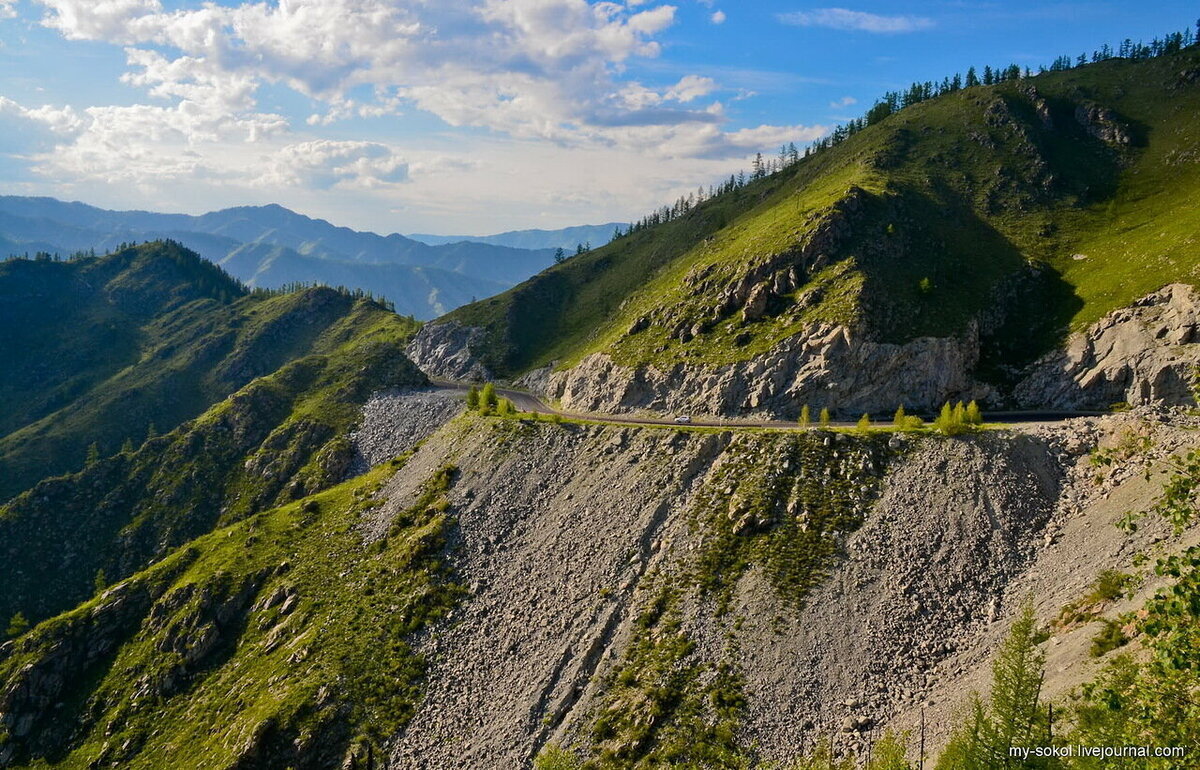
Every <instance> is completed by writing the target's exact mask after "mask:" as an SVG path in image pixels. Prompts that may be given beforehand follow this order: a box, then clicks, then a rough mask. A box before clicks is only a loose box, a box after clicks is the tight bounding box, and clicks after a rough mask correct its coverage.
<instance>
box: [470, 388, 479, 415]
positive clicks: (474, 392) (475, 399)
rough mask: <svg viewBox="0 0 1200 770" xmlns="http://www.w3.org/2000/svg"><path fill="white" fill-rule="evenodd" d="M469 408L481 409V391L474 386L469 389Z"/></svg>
mask: <svg viewBox="0 0 1200 770" xmlns="http://www.w3.org/2000/svg"><path fill="white" fill-rule="evenodd" d="M467 408H468V409H478V408H479V389H478V388H476V387H475V386H474V385H472V386H471V387H470V388H468V389H467Z"/></svg>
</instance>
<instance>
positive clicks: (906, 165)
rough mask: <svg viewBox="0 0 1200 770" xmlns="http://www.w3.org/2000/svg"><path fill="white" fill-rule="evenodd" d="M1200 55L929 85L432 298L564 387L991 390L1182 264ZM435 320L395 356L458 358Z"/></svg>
mask: <svg viewBox="0 0 1200 770" xmlns="http://www.w3.org/2000/svg"><path fill="white" fill-rule="evenodd" d="M1198 72H1200V47H1196V46H1193V47H1191V48H1188V49H1185V50H1183V51H1182V52H1179V53H1177V54H1173V55H1168V56H1163V57H1161V58H1157V59H1152V60H1145V61H1136V62H1135V61H1126V60H1117V59H1114V60H1108V61H1104V62H1100V63H1097V64H1092V65H1088V66H1085V67H1081V68H1078V69H1074V70H1069V71H1065V72H1049V73H1046V74H1043V75H1038V76H1035V77H1031V78H1024V79H1018V80H1013V81H1008V82H1004V83H1001V84H999V85H994V86H975V87H971V88H966V89H963V90H960V91H957V92H953V93H949V94H946V95H944V96H940V97H938V98H936V99H932V100H929V101H925V102H922V103H919V104H916V105H913V106H910V107H907V108H905V109H903V110H901V111H900V112H898V113H896V114H894V115H892V116H890V117H888V118H886V119H884V120H882V121H881V122H878V123H877V124H875V125H871V126H869V127H868V128H866V129H864V130H862V131H860V132H858V133H856V134H854V135H852V136H850V137H849V138H847V139H846V140H845V141H843V142H841V143H840V144H837V145H835V146H833V147H831V148H828V149H824V150H821V151H819V152H817V153H815V154H814V155H812V156H811V157H808V158H804V159H802V160H800V161H799V162H798V163H796V164H794V165H790V166H788V167H787V168H785V169H784V170H783V171H780V172H778V173H775V174H772V175H769V176H767V177H766V178H763V179H761V180H758V181H753V182H751V183H749V184H747V185H746V186H744V187H740V188H737V189H734V190H732V191H730V192H725V193H722V194H720V195H718V196H716V197H715V198H712V199H710V200H707V201H705V202H703V203H700V204H699V205H696V206H694V207H693V208H691V209H690V210H688V211H687V213H686V214H684V215H682V216H680V217H678V218H676V219H674V220H672V221H669V222H667V223H665V224H660V225H656V226H653V227H649V228H646V229H642V230H639V231H637V232H635V233H633V234H632V235H628V236H625V237H622V238H620V239H618V240H617V241H615V242H614V243H612V244H610V245H608V246H606V247H604V248H602V249H597V250H595V251H593V252H591V253H589V254H585V255H582V256H578V257H572V258H571V259H569V260H567V262H566V263H564V264H562V265H559V266H556V267H553V268H550V269H548V270H547V271H545V272H544V273H541V274H539V275H538V276H536V277H534V278H532V279H530V280H529V281H527V282H525V283H523V284H521V285H520V286H518V287H516V288H514V289H513V290H511V291H509V292H506V293H505V294H503V295H500V296H498V297H494V298H492V299H488V300H483V301H481V302H478V303H475V304H473V305H469V306H467V307H464V308H460V309H459V310H457V311H455V312H453V313H451V314H450V315H449V316H448V317H447V319H445V320H446V321H447V322H449V321H452V322H454V323H457V324H460V325H462V326H465V327H468V328H479V329H481V330H482V333H481V334H477V335H475V339H476V345H475V346H474V348H473V358H474V359H475V360H477V361H478V362H480V363H481V364H482V365H483V366H484V367H486V369H487V370H488V371H489V372H490V373H492V374H493V375H495V376H499V377H506V378H512V377H516V376H519V375H522V374H524V373H526V372H529V371H530V370H533V369H537V368H539V367H544V366H547V365H551V366H553V367H554V369H555V371H554V372H553V373H543V374H541V375H540V376H539V377H536V378H534V379H532V380H530V382H531V383H533V384H535V385H538V386H539V387H541V388H543V389H544V390H545V391H546V392H547V393H549V394H550V395H551V396H552V397H555V398H559V399H561V400H562V402H563V403H564V404H565V405H569V406H572V407H574V408H580V409H608V410H619V409H635V408H655V409H694V410H699V411H705V412H711V413H737V412H746V411H757V412H767V413H774V414H780V415H789V416H794V415H795V414H796V412H797V411H798V409H799V406H800V405H801V404H803V403H805V402H808V403H810V404H812V405H813V406H829V407H831V408H835V409H837V408H842V409H846V410H850V409H854V410H858V411H862V410H863V409H872V410H884V409H886V410H889V411H890V410H891V409H894V408H895V407H896V405H897V404H899V403H902V402H903V403H906V404H908V405H909V406H916V407H922V408H929V407H933V406H936V405H938V404H940V403H941V402H942V401H944V400H945V399H947V398H957V397H968V396H980V397H983V396H986V397H988V398H989V399H990V400H991V401H992V402H993V403H997V404H998V403H1003V402H1008V401H1011V395H1012V389H1013V387H1014V386H1015V385H1016V383H1017V382H1018V381H1020V380H1021V379H1022V378H1023V377H1024V376H1025V375H1026V372H1025V367H1026V366H1028V365H1029V364H1030V363H1032V362H1033V361H1034V359H1036V358H1037V357H1038V356H1040V355H1042V354H1045V353H1048V352H1049V351H1050V350H1051V349H1053V348H1054V347H1056V346H1058V345H1062V344H1063V343H1064V342H1065V338H1066V336H1067V335H1068V333H1070V332H1072V331H1082V330H1083V329H1084V328H1085V327H1086V326H1087V325H1088V324H1090V323H1092V322H1094V321H1097V320H1098V319H1100V318H1101V317H1103V316H1104V315H1105V314H1107V313H1109V312H1110V311H1114V310H1117V309H1119V308H1122V307H1124V306H1127V305H1130V304H1131V303H1133V302H1135V301H1137V300H1138V299H1139V298H1141V297H1144V296H1146V295H1149V294H1151V293H1152V292H1154V291H1157V290H1158V289H1160V288H1162V287H1163V286H1164V285H1165V284H1168V283H1172V282H1182V283H1192V282H1195V281H1196V280H1197V277H1196V270H1197V266H1198V264H1200V259H1198V256H1200V251H1198V250H1197V237H1198V235H1200V214H1198V213H1197V212H1198V211H1200V162H1197V158H1200V128H1198V127H1197V122H1196V120H1195V116H1196V115H1197V114H1200V76H1198V75H1197V73H1198ZM450 331H452V330H448V329H447V328H446V327H445V325H442V326H441V327H439V326H438V325H434V326H431V327H429V328H427V329H426V330H425V332H424V333H423V339H422V341H421V342H422V344H421V345H419V346H418V347H417V348H414V355H419V354H420V350H422V349H424V350H438V351H440V353H441V354H447V353H451V354H453V353H456V352H457V353H459V356H458V357H459V359H460V360H461V359H462V357H463V356H462V355H461V351H452V350H449V349H448V347H447V345H444V344H439V343H440V342H441V341H443V338H444V337H445V336H446V335H447V334H449V332H450ZM458 336H459V337H463V336H464V335H462V334H459V335H458ZM467 336H469V335H467ZM1164 344H1165V343H1164ZM1191 360H1196V356H1195V355H1194V353H1193V354H1192V355H1191ZM418 363H420V364H422V365H423V366H425V367H426V369H427V370H430V371H437V370H438V368H439V365H440V364H439V357H438V356H437V355H434V356H426V357H425V358H424V359H422V360H419V361H418ZM868 367H869V368H871V369H873V370H875V371H877V372H879V374H878V375H877V376H875V377H874V378H873V379H871V374H870V373H869V372H864V369H866V368H868ZM863 377H866V378H868V380H869V381H865V382H859V383H857V384H856V385H855V387H853V388H852V389H850V390H847V389H845V388H841V387H840V383H842V382H844V381H846V380H851V381H853V380H855V378H858V379H862V378H863ZM681 383H684V384H686V383H693V384H694V385H693V387H690V388H689V387H686V386H685V387H679V386H680V384H681Z"/></svg>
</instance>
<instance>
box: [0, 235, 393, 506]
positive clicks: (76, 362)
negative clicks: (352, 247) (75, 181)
mask: <svg viewBox="0 0 1200 770" xmlns="http://www.w3.org/2000/svg"><path fill="white" fill-rule="evenodd" d="M0 322H2V325H3V327H4V329H5V335H4V336H3V339H0V360H2V361H4V364H5V365H4V367H3V369H2V370H0V401H2V402H3V403H4V404H5V408H4V410H3V412H2V413H0V499H7V498H8V497H11V496H12V495H14V494H16V493H17V492H19V491H21V490H23V489H26V488H28V487H29V486H31V485H32V484H33V483H34V482H36V481H38V480H39V479H42V478H46V477H47V476H53V475H56V474H59V473H64V472H67V471H75V470H79V469H80V468H81V467H82V466H83V464H84V462H85V459H86V457H87V454H88V447H89V446H90V445H93V444H94V445H95V451H96V453H97V454H98V455H100V456H109V455H112V454H115V453H116V452H118V450H120V449H121V448H122V445H123V444H124V443H125V442H130V443H131V444H132V445H133V446H139V445H141V444H142V442H143V441H145V440H146V438H147V436H148V435H150V434H152V433H155V432H159V433H166V432H168V431H170V430H172V429H174V428H175V427H176V426H178V425H179V424H180V423H182V422H184V421H185V420H189V419H192V418H194V417H197V416H198V415H200V414H201V413H202V412H203V411H204V410H205V409H207V408H208V407H210V406H212V405H213V404H215V403H217V402H219V401H221V400H222V399H224V398H226V397H227V396H229V395H230V394H231V393H233V392H234V391H236V390H238V389H239V388H241V387H243V386H245V385H246V384H248V383H249V382H250V381H251V380H253V379H254V378H256V377H261V376H264V375H268V374H271V373H273V372H276V371H278V370H279V369H280V368H281V367H283V366H284V365H285V364H288V363H289V362H292V361H295V360H296V359H300V358H303V357H305V356H309V355H313V354H319V355H329V354H332V353H336V352H337V351H338V350H339V349H341V348H342V347H343V346H344V345H345V344H346V343H347V341H349V340H351V339H354V338H355V337H356V335H360V334H363V333H365V332H368V331H374V333H375V334H377V335H380V336H386V335H387V334H392V335H394V338H399V337H401V336H403V335H406V334H408V333H410V332H411V330H412V329H413V325H412V324H411V323H409V322H406V321H404V320H402V319H399V318H397V317H395V316H393V315H392V314H391V313H387V312H386V311H384V310H383V309H382V308H380V307H379V306H377V305H370V304H363V305H359V304H358V303H357V302H356V300H355V299H354V298H353V297H352V296H350V295H347V294H344V293H338V292H335V291H333V290H312V291H307V292H299V293H293V294H284V295H280V296H268V295H265V294H262V293H258V294H253V295H252V294H251V293H250V292H248V291H247V290H246V289H245V288H243V287H241V286H240V285H239V284H238V283H237V282H236V281H234V280H233V279H232V278H230V277H229V276H228V275H226V274H224V273H223V272H221V271H220V270H219V269H218V268H216V267H214V266H213V265H211V264H210V263H208V262H206V261H204V260H202V259H201V258H200V257H198V256H197V255H195V254H193V253H191V252H189V251H187V250H186V249H184V248H182V247H180V246H178V245H176V244H173V243H154V244H147V245H144V246H138V247H132V248H127V249H124V250H122V251H120V252H117V253H114V254H111V255H108V256H104V257H93V258H83V259H78V260H73V261H70V262H55V261H51V260H46V259H43V260H25V259H18V260H9V261H7V262H3V263H0ZM385 330H386V331H385Z"/></svg>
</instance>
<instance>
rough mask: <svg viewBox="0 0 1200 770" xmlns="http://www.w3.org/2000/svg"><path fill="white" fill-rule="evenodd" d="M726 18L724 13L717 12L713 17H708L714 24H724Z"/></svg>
mask: <svg viewBox="0 0 1200 770" xmlns="http://www.w3.org/2000/svg"><path fill="white" fill-rule="evenodd" d="M725 18H726V17H725V12H724V11H715V12H714V13H713V15H712V16H709V17H708V20H709V21H711V22H712V23H713V24H724V23H725Z"/></svg>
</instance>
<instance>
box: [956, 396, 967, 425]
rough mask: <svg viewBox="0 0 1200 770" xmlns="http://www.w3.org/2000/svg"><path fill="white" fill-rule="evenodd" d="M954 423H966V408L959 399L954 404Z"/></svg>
mask: <svg viewBox="0 0 1200 770" xmlns="http://www.w3.org/2000/svg"><path fill="white" fill-rule="evenodd" d="M954 424H955V425H966V424H967V408H966V407H965V406H963V402H961V401H959V402H958V403H957V404H955V405H954Z"/></svg>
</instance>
